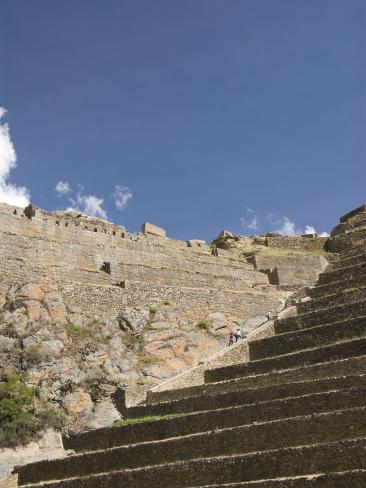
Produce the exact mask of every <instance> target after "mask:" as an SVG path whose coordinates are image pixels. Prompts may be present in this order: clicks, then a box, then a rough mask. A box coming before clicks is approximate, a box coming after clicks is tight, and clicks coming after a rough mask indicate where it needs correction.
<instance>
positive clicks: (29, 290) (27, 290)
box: [18, 283, 45, 302]
mask: <svg viewBox="0 0 366 488" xmlns="http://www.w3.org/2000/svg"><path fill="white" fill-rule="evenodd" d="M18 295H19V296H20V297H22V298H25V299H26V300H37V301H40V302H41V301H43V300H44V299H45V293H44V291H43V290H42V288H41V287H40V285H37V284H36V283H28V284H27V285H24V286H23V287H22V288H21V289H20V290H19V293H18Z"/></svg>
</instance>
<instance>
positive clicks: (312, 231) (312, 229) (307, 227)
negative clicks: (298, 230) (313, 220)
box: [304, 225, 316, 234]
mask: <svg viewBox="0 0 366 488" xmlns="http://www.w3.org/2000/svg"><path fill="white" fill-rule="evenodd" d="M304 234H316V230H315V227H313V226H312V225H305V232H304Z"/></svg>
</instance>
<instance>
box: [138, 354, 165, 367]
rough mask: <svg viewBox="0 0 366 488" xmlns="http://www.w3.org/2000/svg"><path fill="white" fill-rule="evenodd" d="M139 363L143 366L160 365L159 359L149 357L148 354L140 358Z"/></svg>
mask: <svg viewBox="0 0 366 488" xmlns="http://www.w3.org/2000/svg"><path fill="white" fill-rule="evenodd" d="M141 362H142V364H144V365H145V366H147V365H152V364H161V359H160V358H158V357H157V356H150V354H146V355H145V356H144V357H142V358H141Z"/></svg>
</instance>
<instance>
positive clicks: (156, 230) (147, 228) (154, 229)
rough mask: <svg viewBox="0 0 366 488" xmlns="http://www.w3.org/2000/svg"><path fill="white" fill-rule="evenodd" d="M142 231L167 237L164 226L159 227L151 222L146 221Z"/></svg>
mask: <svg viewBox="0 0 366 488" xmlns="http://www.w3.org/2000/svg"><path fill="white" fill-rule="evenodd" d="M141 232H142V233H143V234H152V235H154V236H159V237H166V232H165V230H164V229H163V228H161V227H158V226H157V225H154V224H150V223H149V222H145V223H143V224H142V227H141Z"/></svg>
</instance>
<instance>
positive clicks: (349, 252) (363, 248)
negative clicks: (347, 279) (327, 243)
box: [340, 241, 366, 259]
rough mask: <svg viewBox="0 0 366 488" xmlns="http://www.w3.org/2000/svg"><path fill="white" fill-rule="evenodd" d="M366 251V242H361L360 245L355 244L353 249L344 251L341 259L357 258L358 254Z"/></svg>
mask: <svg viewBox="0 0 366 488" xmlns="http://www.w3.org/2000/svg"><path fill="white" fill-rule="evenodd" d="M365 251H366V243H365V241H361V242H360V243H358V244H354V245H353V246H352V247H351V248H349V249H347V250H344V251H342V252H341V253H340V259H346V258H349V257H353V256H356V255H358V254H362V253H364V252H365Z"/></svg>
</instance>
